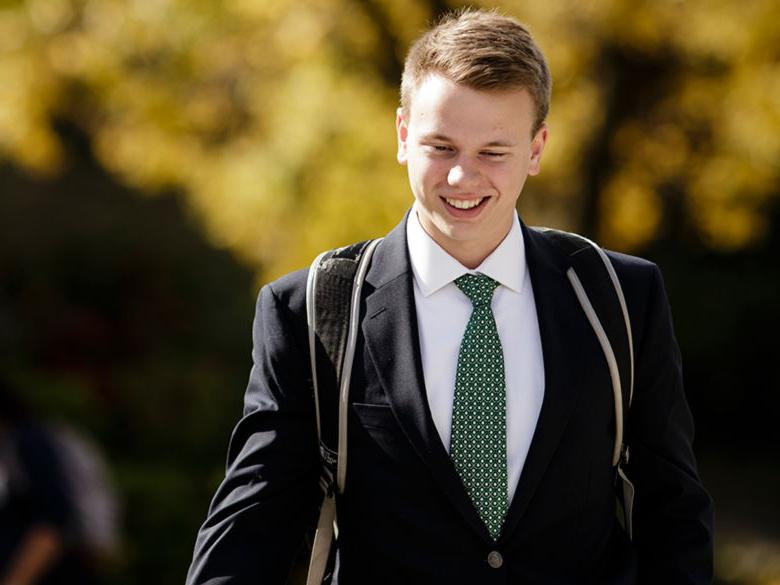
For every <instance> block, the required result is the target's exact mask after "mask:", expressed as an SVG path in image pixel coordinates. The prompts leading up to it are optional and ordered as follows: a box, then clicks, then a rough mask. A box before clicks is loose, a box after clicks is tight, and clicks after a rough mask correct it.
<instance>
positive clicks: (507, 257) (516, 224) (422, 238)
mask: <svg viewBox="0 0 780 585" xmlns="http://www.w3.org/2000/svg"><path fill="white" fill-rule="evenodd" d="M406 242H407V246H408V247H409V258H410V260H411V262H412V271H413V272H414V279H415V281H416V282H417V285H418V286H419V287H420V291H421V292H422V294H423V296H425V297H427V296H430V295H432V294H433V293H435V292H436V291H437V290H439V289H440V288H442V287H444V286H446V285H448V284H449V283H451V282H452V281H453V280H455V279H456V278H458V277H459V276H463V275H464V274H468V273H472V274H473V273H476V272H481V273H482V274H485V275H486V276H489V277H490V278H492V279H493V280H495V281H497V282H498V283H499V284H501V285H503V286H505V287H507V288H509V289H511V290H513V291H515V292H517V293H522V292H523V285H524V283H525V275H526V264H525V246H524V244H523V231H522V230H521V229H520V221H519V220H518V218H517V214H516V213H515V214H514V216H513V219H512V227H511V228H509V233H508V234H507V235H506V237H505V238H504V239H503V240H502V241H501V243H500V244H499V245H498V247H497V248H496V249H495V250H493V252H491V254H490V255H489V256H488V257H487V258H485V260H484V261H483V262H482V264H480V265H479V266H477V268H475V269H474V270H469V269H468V268H466V267H465V266H463V264H461V263H460V262H458V261H457V260H455V258H453V257H452V256H450V255H449V254H448V253H447V252H446V251H445V250H444V248H442V247H441V246H439V244H437V243H436V242H434V241H433V238H431V237H430V236H429V235H428V234H427V233H426V232H425V230H424V229H423V227H422V225H420V220H419V219H418V218H417V205H416V204H415V205H414V206H413V207H412V211H411V212H410V213H409V216H408V219H407V220H406Z"/></svg>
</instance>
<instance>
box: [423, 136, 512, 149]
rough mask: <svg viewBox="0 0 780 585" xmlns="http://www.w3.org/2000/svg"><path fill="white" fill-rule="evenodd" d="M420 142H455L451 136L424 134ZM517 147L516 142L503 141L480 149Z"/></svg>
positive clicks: (494, 141) (485, 145)
mask: <svg viewBox="0 0 780 585" xmlns="http://www.w3.org/2000/svg"><path fill="white" fill-rule="evenodd" d="M420 140H422V141H423V142H428V141H435V142H454V141H453V140H452V139H451V138H450V137H449V136H445V135H444V134H423V135H422V136H420ZM513 146H515V143H514V142H505V141H503V140H493V141H492V142H488V143H487V144H483V145H482V146H481V147H480V148H511V147H513Z"/></svg>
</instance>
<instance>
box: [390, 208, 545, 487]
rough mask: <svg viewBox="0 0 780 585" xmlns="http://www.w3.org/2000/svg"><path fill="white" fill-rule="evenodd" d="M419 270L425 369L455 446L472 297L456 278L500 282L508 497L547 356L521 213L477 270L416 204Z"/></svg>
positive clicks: (410, 237) (412, 227) (440, 425)
mask: <svg viewBox="0 0 780 585" xmlns="http://www.w3.org/2000/svg"><path fill="white" fill-rule="evenodd" d="M406 236H407V243H408V246H409V256H410V258H411V262H412V270H413V271H414V302H415V307H416V309H417V324H418V329H419V334H420V349H421V352H422V356H421V357H422V366H423V376H424V378H425V391H426V393H427V396H428V404H429V405H430V408H431V414H432V415H433V422H434V423H435V425H436V429H437V430H438V431H439V436H440V437H441V440H442V443H443V444H444V446H445V448H446V449H447V451H448V452H449V449H450V436H451V432H452V403H453V399H454V393H455V374H456V371H457V365H458V352H459V350H460V343H461V340H462V339H463V334H464V332H465V331H466V324H467V323H468V321H469V318H470V317H471V310H472V305H471V301H470V300H469V299H468V297H466V295H464V294H463V293H462V292H461V291H460V289H459V288H458V287H457V286H456V285H455V283H454V282H453V281H454V280H455V279H456V278H458V277H459V276H462V275H464V274H467V273H472V274H473V273H477V272H480V273H482V274H485V275H487V276H489V277H490V278H492V279H493V280H495V281H497V282H498V283H499V286H498V287H497V288H496V291H495V293H494V295H493V303H492V309H493V314H494V315H495V319H496V326H497V328H498V336H499V338H500V339H501V346H502V349H503V351H504V370H505V378H506V435H507V436H506V452H507V473H508V482H509V494H508V495H509V500H510V501H511V500H512V497H513V496H514V492H515V488H516V487H517V482H518V480H519V479H520V472H521V471H522V469H523V464H524V463H525V458H526V455H528V448H529V447H530V445H531V439H532V438H533V434H534V429H536V421H537V420H538V418H539V411H540V410H541V408H542V398H543V397H544V364H543V359H542V343H541V338H540V336H539V322H538V320H537V316H536V303H535V302H534V292H533V288H532V286H531V279H530V277H529V275H528V266H527V265H526V262H525V247H524V245H523V232H522V230H521V229H520V222H519V220H518V219H517V215H515V217H514V221H513V223H512V227H511V229H510V230H509V233H508V234H507V236H506V237H505V238H504V240H503V241H502V242H501V244H499V246H498V247H497V248H496V249H495V250H494V251H493V252H492V253H491V254H490V255H489V256H488V257H487V258H485V260H484V262H482V264H480V265H479V266H478V267H477V268H476V269H475V270H469V269H468V268H466V267H465V266H463V265H462V264H461V263H460V262H458V261H457V260H455V258H453V257H452V256H450V255H449V254H448V253H447V252H445V251H444V249H443V248H441V247H440V246H439V245H438V244H437V243H436V242H434V241H433V239H431V237H430V236H429V235H428V234H427V233H426V232H425V230H424V229H423V228H422V226H421V225H420V222H419V220H418V218H417V211H416V207H415V208H413V209H412V212H411V213H410V214H409V219H408V220H407V223H406Z"/></svg>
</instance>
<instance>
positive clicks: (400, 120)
mask: <svg viewBox="0 0 780 585" xmlns="http://www.w3.org/2000/svg"><path fill="white" fill-rule="evenodd" d="M395 131H396V134H397V136H398V154H397V155H396V158H397V159H398V162H399V163H401V164H402V165H405V164H406V161H407V146H406V140H407V139H408V138H409V128H408V127H407V125H406V120H405V119H404V113H403V110H402V109H401V108H398V109H397V110H396V112H395Z"/></svg>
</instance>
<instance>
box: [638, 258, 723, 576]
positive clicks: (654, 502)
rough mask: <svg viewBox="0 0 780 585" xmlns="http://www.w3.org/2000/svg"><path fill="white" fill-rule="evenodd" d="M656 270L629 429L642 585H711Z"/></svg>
mask: <svg viewBox="0 0 780 585" xmlns="http://www.w3.org/2000/svg"><path fill="white" fill-rule="evenodd" d="M652 270H653V272H652V282H651V285H650V288H649V296H648V298H647V304H646V315H645V318H644V319H643V320H642V323H643V330H642V331H641V332H638V336H639V342H638V344H637V347H636V352H637V353H636V372H635V391H634V401H633V404H632V406H631V411H630V415H629V426H628V433H629V435H628V440H629V445H630V460H629V464H628V474H629V476H630V477H631V479H632V481H633V482H634V485H635V487H636V499H635V507H634V542H635V545H636V549H637V553H638V561H639V567H638V568H639V583H640V584H642V585H644V584H647V585H650V584H657V583H665V584H666V585H678V584H679V585H683V584H686V585H687V584H697V585H698V584H709V583H712V579H713V551H712V546H713V545H712V542H713V540H712V530H713V528H712V523H713V510H712V501H711V499H710V497H709V495H708V494H707V492H706V491H705V490H704V487H703V486H702V483H701V480H700V479H699V476H698V473H697V470H696V461H695V457H694V454H693V449H692V442H693V433H694V427H693V419H692V417H691V413H690V410H689V408H688V404H687V402H686V399H685V392H684V390H683V377H682V362H681V357H680V350H679V347H678V345H677V341H676V339H675V336H674V331H673V326H672V317H671V311H670V309H669V304H668V301H667V298H666V293H665V290H664V286H663V281H662V277H661V274H660V271H659V270H658V268H657V267H656V266H653V267H652ZM635 333H636V332H635Z"/></svg>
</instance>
